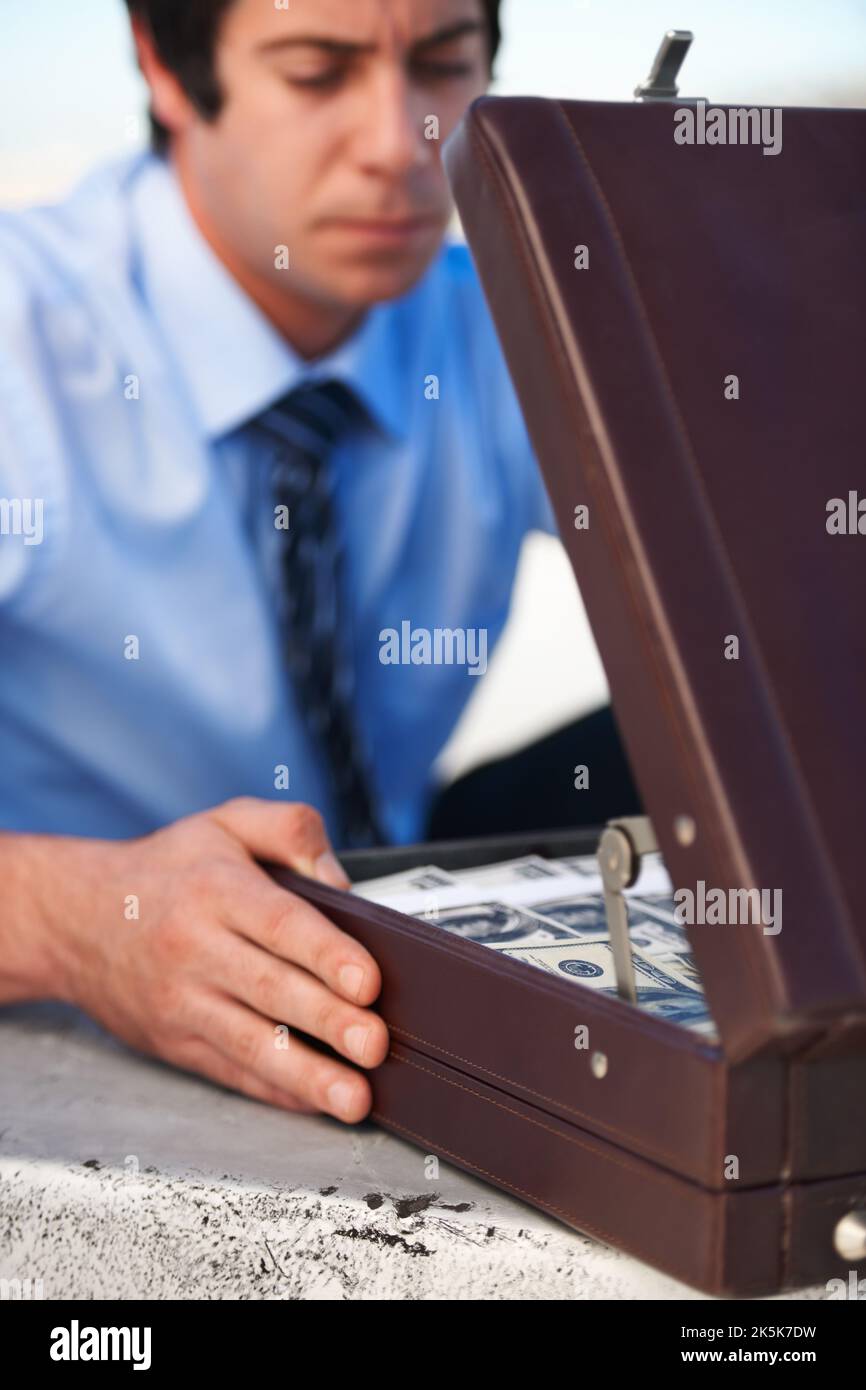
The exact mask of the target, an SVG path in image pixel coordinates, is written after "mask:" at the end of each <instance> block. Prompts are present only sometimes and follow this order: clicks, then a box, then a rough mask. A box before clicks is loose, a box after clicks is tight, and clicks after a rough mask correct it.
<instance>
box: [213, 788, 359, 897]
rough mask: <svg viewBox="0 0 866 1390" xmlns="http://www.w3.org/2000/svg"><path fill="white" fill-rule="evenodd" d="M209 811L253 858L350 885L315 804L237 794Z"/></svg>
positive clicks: (333, 885) (325, 879)
mask: <svg viewBox="0 0 866 1390" xmlns="http://www.w3.org/2000/svg"><path fill="white" fill-rule="evenodd" d="M208 814H209V816H210V817H211V819H212V820H215V821H216V822H217V824H218V825H221V826H222V828H223V829H224V830H227V831H228V832H229V834H230V835H234V837H235V838H236V839H237V840H240V842H241V844H242V845H244V846H245V847H246V848H247V849H248V850H249V851H250V853H251V854H252V855H253V856H254V858H256V859H271V860H273V861H274V863H276V864H284V865H285V866H286V867H287V868H289V869H296V870H297V871H298V873H302V874H306V875H307V876H308V877H309V878H317V879H319V880H320V882H322V883H329V884H331V886H332V887H334V888H348V887H349V886H350V884H349V879H348V878H347V876H346V874H345V872H344V870H343V869H342V868H341V867H340V864H339V862H338V860H337V858H336V855H335V854H334V851H333V847H332V845H331V842H330V840H329V839H328V834H327V831H326V830H325V823H324V821H323V820H322V817H321V815H320V814H319V812H318V811H317V810H316V809H315V807H314V806H308V805H307V804H306V802H303V801H291V802H282V801H264V800H260V799H259V798H257V797H254V796H238V797H235V798H234V799H233V800H232V801H226V802H224V803H223V805H222V806H216V807H214V809H213V810H212V811H209V812H208Z"/></svg>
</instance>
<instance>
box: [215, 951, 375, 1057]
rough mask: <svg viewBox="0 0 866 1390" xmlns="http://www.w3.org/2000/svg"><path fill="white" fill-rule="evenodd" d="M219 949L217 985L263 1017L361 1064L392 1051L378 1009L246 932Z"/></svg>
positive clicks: (216, 972) (216, 969) (216, 963)
mask: <svg viewBox="0 0 866 1390" xmlns="http://www.w3.org/2000/svg"><path fill="white" fill-rule="evenodd" d="M233 940H234V945H233V946H232V947H230V948H229V949H228V950H223V951H221V952H220V953H219V959H218V960H215V961H214V965H213V967H212V968H211V971H210V979H211V980H212V982H213V984H215V985H217V986H218V987H219V988H221V989H222V990H223V991H224V993H225V994H227V995H229V996H230V997H231V998H234V999H237V1000H240V1001H241V1002H242V1003H244V1004H248V1005H249V1007H250V1008H251V1009H254V1010H255V1012H256V1013H257V1014H260V1015H261V1016H262V1017H263V1018H265V1019H272V1020H274V1021H275V1022H281V1023H286V1024H289V1025H291V1026H292V1027H295V1028H300V1029H302V1030H303V1032H305V1033H308V1034H309V1035H310V1036H311V1037H314V1038H319V1039H320V1041H321V1042H325V1043H328V1045H329V1046H330V1047H332V1048H333V1049H334V1051H335V1052H341V1053H342V1054H343V1056H344V1057H348V1058H349V1060H350V1061H352V1062H355V1063H357V1065H358V1066H361V1067H378V1066H379V1065H380V1064H381V1063H382V1062H384V1060H385V1058H386V1057H387V1055H388V1029H387V1027H386V1026H385V1023H384V1022H383V1021H382V1019H381V1018H380V1017H379V1015H378V1014H374V1013H373V1012H372V1011H371V1010H370V1009H359V1008H357V1007H356V1006H355V1005H354V1004H347V1003H346V1002H345V1000H343V999H341V998H340V996H339V995H337V994H334V992H333V991H332V990H330V989H328V988H326V986H325V985H323V984H322V982H321V981H320V980H317V979H316V978H315V976H313V975H310V974H308V973H307V971H306V970H300V969H299V968H298V967H297V966H296V965H287V964H286V963H285V962H284V961H281V960H278V959H277V958H276V956H273V955H271V954H270V953H269V952H267V951H263V950H262V949H261V948H260V947H259V946H255V945H253V944H252V943H251V942H249V941H246V940H245V939H243V938H242V937H234V938H233Z"/></svg>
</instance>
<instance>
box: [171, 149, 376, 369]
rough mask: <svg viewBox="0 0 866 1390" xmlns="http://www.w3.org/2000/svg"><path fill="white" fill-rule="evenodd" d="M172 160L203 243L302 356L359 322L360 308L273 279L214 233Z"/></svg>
mask: <svg viewBox="0 0 866 1390" xmlns="http://www.w3.org/2000/svg"><path fill="white" fill-rule="evenodd" d="M173 164H174V169H175V173H176V174H177V177H178V179H179V181H180V186H181V189H182V192H183V196H184V198H185V199H186V204H187V207H188V208H189V211H190V215H191V216H192V219H193V221H194V222H195V224H196V226H197V227H198V229H199V231H200V232H201V234H202V236H203V237H204V239H205V241H206V242H207V244H208V246H209V247H210V248H211V250H212V251H213V252H214V254H215V255H216V256H217V257H218V259H219V260H220V261H221V262H222V264H223V265H224V266H225V268H226V270H227V271H228V272H229V274H230V275H231V276H232V278H233V279H234V280H235V281H236V282H237V284H238V285H240V287H241V289H242V290H243V291H244V293H245V294H247V295H248V296H249V298H250V299H251V300H252V301H253V303H254V304H255V305H256V306H257V307H258V308H259V309H260V310H261V312H262V313H263V314H264V316H265V318H266V319H268V320H269V322H270V323H272V324H273V326H274V328H276V330H277V332H278V333H280V334H282V336H283V337H284V338H285V339H286V341H287V342H288V343H289V345H290V346H291V347H292V348H294V350H295V351H296V352H297V353H298V354H299V355H300V356H301V357H304V358H306V359H307V360H308V361H310V360H312V359H313V358H316V357H322V356H324V355H325V353H328V352H332V351H333V350H334V349H335V348H337V347H339V346H340V343H342V342H344V341H345V339H346V338H348V337H349V336H350V334H352V333H353V332H354V331H355V329H356V328H357V327H358V326H359V325H360V324H361V322H362V320H363V318H364V316H365V314H366V309H364V308H361V309H358V308H355V307H352V306H348V305H345V304H336V303H333V302H331V301H328V300H324V299H313V298H312V297H311V296H309V295H301V294H297V293H293V292H289V291H287V290H286V289H284V288H283V287H282V286H277V285H275V284H274V283H273V281H272V280H271V279H270V278H269V277H268V276H266V275H264V274H261V273H260V272H259V271H257V270H256V269H255V268H254V267H253V266H251V265H249V264H248V263H247V262H246V261H244V260H243V259H242V257H241V256H239V255H238V254H237V252H236V251H235V249H234V247H233V246H231V245H229V244H228V242H226V241H225V239H224V238H223V237H222V236H221V235H220V233H219V231H218V229H217V228H216V227H215V226H214V224H213V222H212V220H211V219H210V218H209V217H208V215H207V211H206V209H205V207H204V206H203V204H202V201H201V199H200V198H199V197H198V196H197V190H196V187H195V183H194V181H193V180H192V179H191V178H190V177H189V173H188V170H187V168H186V164H185V161H184V159H183V158H182V156H181V154H180V152H179V151H177V152H176V153H175V154H174V157H173Z"/></svg>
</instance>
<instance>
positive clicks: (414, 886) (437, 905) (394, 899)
mask: <svg viewBox="0 0 866 1390" xmlns="http://www.w3.org/2000/svg"><path fill="white" fill-rule="evenodd" d="M352 892H353V893H355V894H357V896H358V897H360V898H366V899H367V900H368V902H375V903H380V904H381V905H382V906H383V907H393V908H394V909H395V910H396V911H397V912H405V913H407V914H408V915H409V916H410V917H417V916H420V915H421V914H422V913H424V912H435V911H438V910H439V909H441V908H445V907H455V906H461V905H463V904H466V903H474V902H477V901H478V897H479V892H478V890H477V889H475V888H473V887H470V886H469V884H468V883H465V882H463V881H461V880H460V879H459V878H456V877H455V875H454V874H451V873H448V871H447V870H446V869H440V868H439V867H438V866H437V865H436V864H423V865H421V867H420V868H417V869H405V870H404V871H403V872H402V873H397V874H386V875H385V877H384V878H373V879H367V880H365V881H364V882H362V883H355V884H353V886H352ZM481 896H483V894H482V895H481Z"/></svg>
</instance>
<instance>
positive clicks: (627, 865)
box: [598, 816, 658, 1004]
mask: <svg viewBox="0 0 866 1390" xmlns="http://www.w3.org/2000/svg"><path fill="white" fill-rule="evenodd" d="M657 850H658V845H657V844H656V837H655V831H654V830H653V827H652V821H651V820H650V818H649V816H623V817H622V819H621V820H612V821H608V823H607V825H606V827H605V829H604V831H603V832H602V837H601V840H600V841H599V846H598V865H599V869H600V871H601V880H602V884H603V885H604V910H605V915H606V917H607V929H608V933H609V935H610V944H611V949H612V951H613V966H614V971H615V973H616V986H617V991H618V993H619V996H620V998H621V999H626V1000H628V1002H629V1003H630V1004H636V1003H637V985H636V983H635V975H634V961H633V959H632V954H631V942H630V941H629V937H628V900H627V899H626V897H625V895H624V893H623V889H624V888H631V886H632V884H634V883H636V882H637V880H638V876H639V874H640V868H641V858H642V856H643V855H644V854H654V853H655V852H656V851H657Z"/></svg>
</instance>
